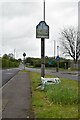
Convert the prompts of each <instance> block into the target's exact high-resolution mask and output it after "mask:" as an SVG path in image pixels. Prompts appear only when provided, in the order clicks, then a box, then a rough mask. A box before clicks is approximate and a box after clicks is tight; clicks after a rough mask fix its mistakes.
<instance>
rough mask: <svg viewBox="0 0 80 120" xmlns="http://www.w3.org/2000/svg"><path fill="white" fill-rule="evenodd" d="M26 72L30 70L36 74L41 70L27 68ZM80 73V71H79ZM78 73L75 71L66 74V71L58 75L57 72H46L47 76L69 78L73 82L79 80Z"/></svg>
mask: <svg viewBox="0 0 80 120" xmlns="http://www.w3.org/2000/svg"><path fill="white" fill-rule="evenodd" d="M26 70H29V71H34V72H39V73H40V72H41V69H36V68H27V67H26ZM79 72H80V71H79ZM79 72H78V71H75V72H66V71H59V72H58V73H57V72H56V70H47V69H46V70H45V74H50V75H53V76H57V77H59V78H68V79H71V80H79V79H78V78H79V77H78V74H79Z"/></svg>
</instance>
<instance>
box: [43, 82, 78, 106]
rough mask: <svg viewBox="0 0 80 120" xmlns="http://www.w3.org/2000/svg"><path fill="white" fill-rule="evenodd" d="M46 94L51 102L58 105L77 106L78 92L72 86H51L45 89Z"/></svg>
mask: <svg viewBox="0 0 80 120" xmlns="http://www.w3.org/2000/svg"><path fill="white" fill-rule="evenodd" d="M45 92H46V93H45V94H46V96H47V97H48V99H49V100H50V101H51V102H54V103H56V104H65V105H66V104H70V105H71V104H77V103H78V91H76V90H75V89H74V88H71V87H70V86H69V87H68V86H62V85H60V84H58V85H49V86H46V88H45Z"/></svg>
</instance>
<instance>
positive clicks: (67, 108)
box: [29, 72, 78, 118]
mask: <svg viewBox="0 0 80 120" xmlns="http://www.w3.org/2000/svg"><path fill="white" fill-rule="evenodd" d="M29 75H30V79H31V82H32V105H33V109H34V114H35V117H36V118H78V104H77V97H78V92H77V91H78V82H77V81H74V80H69V79H66V78H64V79H62V78H61V79H60V80H61V83H60V84H58V85H50V86H46V88H45V90H44V91H41V90H40V89H38V88H37V87H38V86H39V85H40V83H41V81H40V74H39V73H36V72H29ZM45 77H48V78H49V77H50V78H51V77H53V76H51V75H46V76H45ZM69 92H70V93H69ZM53 95H54V96H53ZM60 95H61V96H60ZM62 95H64V96H65V97H66V98H64V96H62ZM70 97H72V98H70ZM67 99H68V100H67ZM69 100H70V101H69ZM60 101H61V102H60ZM66 101H67V102H66ZM71 101H72V102H71Z"/></svg>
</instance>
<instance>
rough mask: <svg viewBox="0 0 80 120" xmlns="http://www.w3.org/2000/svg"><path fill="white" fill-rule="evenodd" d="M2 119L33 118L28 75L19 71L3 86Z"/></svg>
mask: <svg viewBox="0 0 80 120" xmlns="http://www.w3.org/2000/svg"><path fill="white" fill-rule="evenodd" d="M2 118H3V119H4V118H34V112H33V109H32V92H31V81H30V79H29V75H28V73H26V72H21V71H20V72H19V73H17V74H16V75H15V76H14V77H13V78H12V79H11V80H10V81H9V82H8V83H7V84H5V85H4V86H3V88H2Z"/></svg>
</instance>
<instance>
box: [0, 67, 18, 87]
mask: <svg viewBox="0 0 80 120" xmlns="http://www.w3.org/2000/svg"><path fill="white" fill-rule="evenodd" d="M19 70H20V69H19V68H12V69H5V70H2V86H3V85H5V84H6V83H7V82H8V81H9V80H10V79H11V78H12V77H13V76H15V74H17V73H18V72H19ZM0 87H1V86H0Z"/></svg>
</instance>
